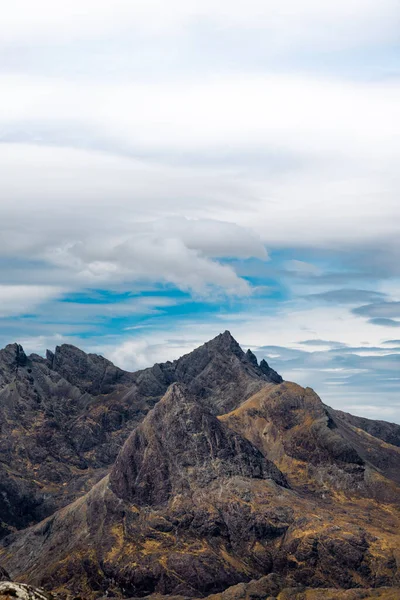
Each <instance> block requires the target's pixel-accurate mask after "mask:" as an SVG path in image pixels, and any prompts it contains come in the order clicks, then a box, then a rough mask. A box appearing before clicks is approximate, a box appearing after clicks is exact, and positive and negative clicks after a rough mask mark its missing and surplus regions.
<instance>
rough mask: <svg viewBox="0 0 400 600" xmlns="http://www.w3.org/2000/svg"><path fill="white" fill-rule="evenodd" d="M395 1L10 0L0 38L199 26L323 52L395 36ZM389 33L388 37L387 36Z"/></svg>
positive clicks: (148, 31) (150, 31) (68, 36)
mask: <svg viewBox="0 0 400 600" xmlns="http://www.w3.org/2000/svg"><path fill="white" fill-rule="evenodd" d="M398 15H399V8H398V4H397V3H396V2H395V0H381V2H380V3H379V4H377V3H376V2H373V0H347V1H344V0H338V1H337V2H335V3H330V4H325V5H322V4H321V3H320V2H318V1H317V0H301V2H296V1H295V0H246V1H245V0H230V1H229V2H228V0H220V2H218V3H215V2H212V0H170V2H168V3H165V2H163V1H162V0H137V1H136V2H135V3H132V2H130V1H129V0H113V2H111V1H110V0H97V1H95V0H79V1H78V0H70V2H68V3H65V2H64V3H63V2H61V0H56V1H53V2H52V1H51V0H36V1H35V2H34V3H32V2H29V0H14V1H13V2H12V3H10V4H9V5H8V6H7V7H5V10H4V11H3V14H2V19H1V25H0V35H1V38H2V39H3V40H5V41H7V42H9V43H10V42H17V41H19V42H21V41H22V42H24V43H26V42H27V40H35V39H37V38H40V40H41V42H42V43H43V41H46V40H54V39H61V40H70V39H76V38H78V39H79V38H82V37H84V38H88V37H98V36H107V35H110V34H116V33H119V34H127V33H131V35H135V34H136V35H138V33H139V32H140V34H141V35H146V34H147V35H149V34H150V35H158V36H159V35H160V34H168V33H173V34H175V35H176V34H177V33H178V32H179V31H180V30H181V29H184V28H185V27H187V26H193V25H194V24H195V23H196V22H205V21H210V22H211V23H215V25H216V26H220V27H236V28H237V27H241V28H243V27H246V28H260V27H263V28H265V29H266V33H267V35H268V36H269V37H270V38H271V45H273V46H278V47H280V46H282V45H284V46H287V45H288V44H290V43H291V44H296V43H299V42H302V43H303V44H304V43H310V42H311V43H312V42H314V43H316V42H318V43H320V44H321V45H323V46H325V47H326V46H328V47H331V46H334V47H336V46H338V45H339V46H340V44H341V46H342V47H343V45H350V44H351V42H352V43H353V44H354V43H355V42H357V41H358V42H365V41H370V40H376V39H378V40H380V39H382V38H383V37H384V36H385V37H386V38H388V37H389V39H390V37H391V36H393V37H394V36H395V35H396V29H395V25H396V17H398ZM385 34H386V35H385Z"/></svg>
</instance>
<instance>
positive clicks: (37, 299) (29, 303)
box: [0, 285, 64, 318]
mask: <svg viewBox="0 0 400 600" xmlns="http://www.w3.org/2000/svg"><path fill="white" fill-rule="evenodd" d="M63 291H64V290H62V289H61V288H57V287H53V286H46V285H42V286H40V285H0V318H4V317H12V316H16V315H20V314H23V313H28V312H31V311H33V310H35V309H36V308H37V307H38V306H39V305H40V304H42V303H44V302H46V301H48V300H54V299H56V298H57V297H59V296H61V295H62V293H63Z"/></svg>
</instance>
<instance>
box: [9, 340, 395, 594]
mask: <svg viewBox="0 0 400 600" xmlns="http://www.w3.org/2000/svg"><path fill="white" fill-rule="evenodd" d="M2 357H3V358H2ZM75 358H76V360H75ZM29 369H30V372H29ZM120 371H121V372H120ZM29 378H31V379H33V381H31V380H30V379H29ZM34 389H36V393H32V392H33V390H34ZM36 396H39V397H40V398H41V402H39V403H38V402H37V398H36ZM0 410H1V411H2V416H3V420H2V429H1V430H0V469H1V468H3V469H5V468H6V462H5V461H4V459H5V457H6V456H7V457H8V458H10V457H11V458H12V459H13V461H14V463H13V468H14V472H12V470H11V469H10V467H9V466H8V471H7V473H8V477H9V478H10V481H11V482H12V483H13V482H14V481H15V479H16V478H17V477H18V476H19V477H22V475H21V473H25V479H24V481H25V482H26V485H33V483H32V472H33V473H34V476H35V480H36V482H37V485H38V486H39V488H40V489H41V490H42V491H43V490H44V491H45V492H46V493H50V492H49V490H53V491H52V492H51V493H50V498H51V501H52V504H50V503H48V504H47V505H45V508H47V511H48V514H43V513H40V511H39V512H38V513H37V514H36V515H35V514H32V515H31V519H30V522H29V520H28V522H24V523H22V525H20V528H21V527H22V529H21V530H20V531H17V529H18V527H17V526H16V525H14V524H13V523H11V524H10V523H8V524H7V523H6V522H4V518H3V523H4V525H3V527H4V535H5V537H4V538H3V540H2V541H1V540H0V565H1V566H2V567H4V568H5V569H6V570H7V571H8V572H9V573H10V576H11V577H12V578H13V579H17V580H19V581H21V582H23V583H26V584H30V585H34V586H38V587H43V588H44V589H46V590H48V591H50V592H52V593H54V594H56V596H57V598H60V599H61V600H67V599H68V600H69V599H70V598H81V599H85V600H95V599H98V598H100V597H103V596H104V597H105V596H107V597H115V598H118V599H119V598H121V599H122V598H132V597H146V596H149V595H156V596H155V598H156V597H159V596H157V595H160V594H161V595H165V596H170V597H171V596H177V595H178V596H186V597H192V598H196V597H202V596H207V595H209V594H220V595H221V594H222V596H221V598H226V597H228V596H229V594H231V596H232V598H235V599H236V597H237V598H238V600H239V597H240V598H243V596H242V595H241V594H245V595H246V594H247V593H248V592H247V591H245V590H250V591H249V593H254V594H256V596H255V597H257V593H260V594H261V597H263V592H262V590H267V589H269V590H270V594H273V596H271V597H274V594H275V593H276V594H277V595H278V596H279V598H281V596H280V595H279V594H281V591H279V590H282V594H284V593H285V594H286V592H284V590H285V589H291V590H294V591H293V594H294V595H285V596H282V598H288V599H289V598H292V597H293V598H298V597H299V598H300V596H298V595H297V594H302V593H303V591H304V590H306V588H307V589H310V590H318V589H320V588H334V587H337V588H341V589H343V590H344V589H352V588H355V587H359V588H363V589H369V588H379V589H382V590H383V592H382V593H385V594H386V591H384V588H385V589H386V588H388V586H389V593H390V590H395V589H396V585H398V584H399V583H400V571H399V565H400V534H399V531H400V515H399V509H400V502H399V498H400V486H399V483H400V482H399V480H398V473H399V469H398V467H400V450H399V448H398V446H396V445H393V444H390V443H388V442H387V441H385V440H384V439H382V438H383V437H386V438H388V436H394V441H396V439H397V438H396V429H395V428H393V427H392V426H391V424H385V423H384V422H376V425H375V424H374V422H369V423H364V422H360V421H359V418H358V417H354V418H353V417H352V415H346V414H344V413H341V412H340V411H335V410H334V409H332V408H330V407H328V406H326V405H325V404H323V402H322V401H321V399H320V398H319V397H318V396H317V394H316V393H315V392H314V391H313V390H311V389H310V388H302V387H301V386H298V385H297V384H294V383H290V382H285V381H283V380H282V378H281V377H280V376H279V375H278V374H277V373H276V372H275V371H273V369H271V368H270V367H269V365H268V364H267V363H265V364H264V363H263V362H261V363H260V365H259V364H258V361H257V359H256V357H255V356H254V354H253V353H252V352H251V351H247V352H246V353H245V352H244V351H243V350H242V349H241V348H240V346H239V344H238V343H237V342H236V340H234V338H233V337H232V336H231V334H230V333H229V332H225V333H223V334H220V335H219V336H217V337H216V338H214V339H213V340H211V341H210V342H207V343H206V344H204V345H203V346H201V347H200V348H198V349H196V350H194V351H193V352H191V353H188V354H187V355H185V356H183V357H181V358H180V359H178V360H176V361H173V362H166V363H161V364H156V365H154V366H153V367H151V368H149V369H145V370H142V371H139V372H137V373H128V372H123V371H122V370H117V367H115V366H114V365H112V363H110V362H109V361H107V360H106V359H103V358H102V357H97V356H96V355H86V353H83V352H82V351H80V350H79V349H76V348H75V347H73V346H66V347H58V348H56V351H55V352H54V353H48V354H47V357H46V358H42V357H38V356H37V355H30V356H26V355H25V353H24V352H23V349H22V348H21V347H19V346H18V345H12V346H11V347H10V346H7V348H6V350H5V351H0ZM47 413H49V414H47ZM38 415H39V416H38ZM39 417H40V419H41V420H40V419H39ZM10 419H11V421H10ZM13 419H14V420H13ZM31 419H33V423H30V420H31ZM35 419H36V420H35ZM57 419H59V420H60V422H62V427H63V431H61V429H60V426H59V429H57V428H56V427H55V425H57ZM69 419H70V420H69ZM18 420H19V421H18ZM19 422H22V424H23V425H24V428H23V429H21V430H18V432H19V433H18V432H17V433H18V435H17V434H15V433H14V435H15V436H16V437H15V439H16V440H17V441H18V442H19V444H20V445H19V446H18V445H17V447H16V450H17V451H16V452H14V454H13V453H12V449H11V448H10V446H9V444H8V438H7V435H8V434H9V433H11V434H12V432H13V431H14V430H15V428H16V427H17V426H18V424H19ZM54 423H55V425H54ZM361 425H363V427H361ZM373 427H375V430H376V431H377V433H379V434H380V437H374V436H373V435H372V433H369V431H372V429H371V428H373ZM12 428H13V429H12ZM368 429H369V431H368ZM46 431H50V432H52V435H50V437H49V438H46V437H44V441H45V442H47V443H43V439H42V437H40V436H39V438H38V439H37V437H35V436H36V435H37V434H38V432H39V433H40V434H41V435H42V436H43V435H44V434H45V433H46ZM54 431H55V432H56V433H54ZM22 432H23V433H22ZM32 436H33V438H34V439H33V440H32V439H31V438H32ZM63 440H64V441H63ZM79 440H81V442H79V443H82V444H83V446H82V445H81V446H79V445H78V441H79ZM34 442H35V443H34ZM67 442H68V443H67ZM53 444H57V445H58V447H57V451H58V454H57V455H55V453H54V446H53ZM85 444H86V445H85ZM106 450H107V452H108V454H107V453H106ZM24 451H25V452H26V453H27V456H28V459H29V460H30V457H31V456H34V457H36V460H37V461H39V463H37V464H39V468H37V467H36V466H35V463H32V461H30V462H29V461H28V462H26V463H25V462H24V458H25V456H26V455H25V454H24ZM40 452H42V454H40ZM1 453H3V454H1ZM7 453H8V454H7ZM40 461H42V462H40ZM81 461H86V463H84V462H81ZM28 466H29V468H30V469H31V471H30V478H29V472H28V471H24V468H25V467H26V468H27V467H28ZM18 469H19V473H20V474H19V475H18ZM40 469H42V470H40ZM49 469H50V470H51V469H53V470H54V473H55V474H56V475H57V477H59V484H58V485H57V484H56V483H54V481H53V480H51V482H50V483H51V485H49V484H48V483H47V481H46V479H45V476H44V475H45V474H46V473H48V472H49ZM38 474H39V475H40V476H41V477H42V481H43V482H44V483H43V482H42V483H41V482H40V481H39V479H37V476H38ZM22 479H23V478H22ZM2 483H3V498H4V495H6V496H7V493H9V491H10V486H9V488H7V486H5V487H4V482H2ZM64 484H65V485H64ZM10 485H11V484H10ZM21 485H22V484H21ZM40 485H41V486H42V487H40ZM46 486H48V487H46ZM27 489H28V488H27ZM29 489H30V488H29ZM61 490H62V491H61ZM28 491H29V490H28ZM51 494H53V495H52V496H51ZM25 497H27V498H29V494H25ZM32 498H33V496H32ZM32 498H31V499H32ZM6 504H7V503H5V504H3V506H2V504H1V500H0V514H1V510H3V515H5V516H7V514H6V513H5V512H4V510H5V508H6ZM15 506H18V505H17V504H16V505H15ZM23 509H24V507H22V508H21V512H22V514H23V513H24V510H23ZM17 512H18V511H17ZM42 514H43V516H42ZM8 516H9V515H8ZM11 516H12V517H13V518H16V517H18V514H16V515H11ZM41 516H42V518H41ZM14 522H15V521H14ZM26 525H31V526H30V527H26ZM265 577H269V579H268V581H266V582H265V583H261V582H262V581H264V579H263V578H265ZM252 579H253V580H257V581H256V582H255V583H254V585H253V587H251V586H250V584H249V582H250V580H252ZM258 581H259V582H260V583H257V582H258ZM278 582H279V584H278ZM238 585H239V586H241V585H242V586H245V587H244V588H243V587H242V588H240V590H241V591H238V590H239V588H237V587H234V586H238ZM232 586H233V587H232ZM246 586H250V587H246ZM251 590H253V592H251ZM256 590H260V592H257V591H256ZM274 590H275V591H274ZM302 590H303V591H302ZM288 593H289V594H292V592H288ZM366 593H367V592H366ZM394 593H395V592H394ZM237 594H239V596H237ZM304 594H308V592H307V591H304ZM368 594H369V592H368ZM371 594H372V592H371ZM315 597H317V596H315ZM321 597H322V596H321ZM338 597H339V596H338ZM343 597H346V596H343ZM354 597H356V596H354ZM364 597H373V596H372V595H371V596H364ZM382 597H384V596H382ZM388 597H389V596H388ZM301 598H302V600H303V596H301ZM304 598H306V596H304ZM307 598H308V596H307ZM349 598H350V596H349Z"/></svg>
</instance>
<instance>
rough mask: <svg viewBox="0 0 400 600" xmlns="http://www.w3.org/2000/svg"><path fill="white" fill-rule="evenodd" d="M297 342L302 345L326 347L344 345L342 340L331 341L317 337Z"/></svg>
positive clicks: (342, 346) (341, 346)
mask: <svg viewBox="0 0 400 600" xmlns="http://www.w3.org/2000/svg"><path fill="white" fill-rule="evenodd" d="M298 343H299V344H301V345H302V346H313V347H314V346H317V347H318V346H324V347H328V348H344V347H346V344H343V343H342V342H332V341H330V340H319V339H315V340H303V341H301V342H298Z"/></svg>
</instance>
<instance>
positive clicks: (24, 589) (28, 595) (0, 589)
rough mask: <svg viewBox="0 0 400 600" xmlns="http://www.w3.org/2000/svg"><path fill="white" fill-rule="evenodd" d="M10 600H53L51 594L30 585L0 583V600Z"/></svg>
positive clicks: (8, 582)
mask: <svg viewBox="0 0 400 600" xmlns="http://www.w3.org/2000/svg"><path fill="white" fill-rule="evenodd" d="M11 598H17V599H19V600H54V598H53V596H52V595H51V594H48V593H47V592H45V591H44V590H39V589H36V588H33V587H32V586H30V585H25V584H23V583H12V582H10V581H7V582H3V583H0V600H11Z"/></svg>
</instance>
